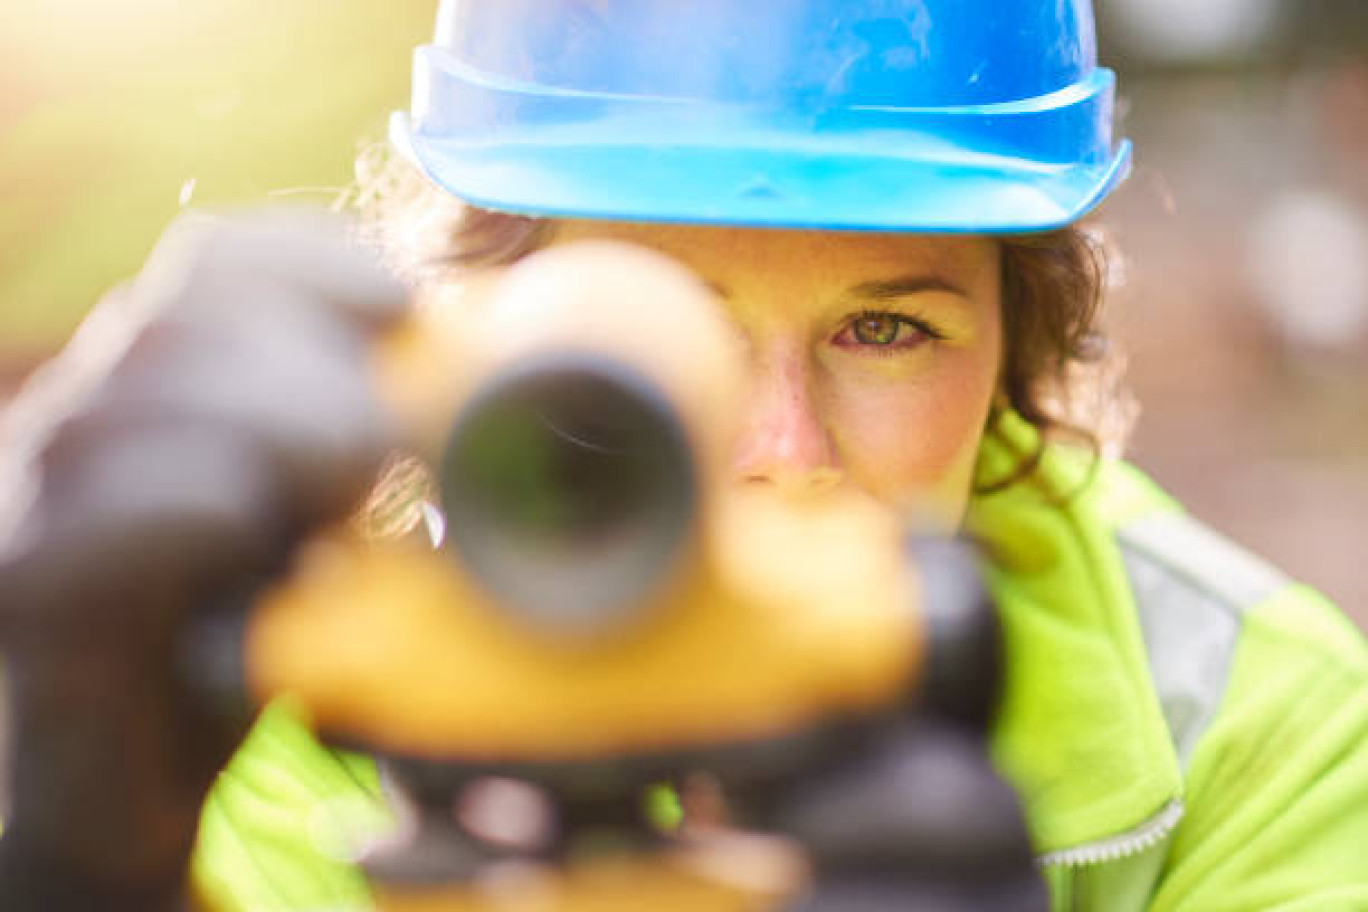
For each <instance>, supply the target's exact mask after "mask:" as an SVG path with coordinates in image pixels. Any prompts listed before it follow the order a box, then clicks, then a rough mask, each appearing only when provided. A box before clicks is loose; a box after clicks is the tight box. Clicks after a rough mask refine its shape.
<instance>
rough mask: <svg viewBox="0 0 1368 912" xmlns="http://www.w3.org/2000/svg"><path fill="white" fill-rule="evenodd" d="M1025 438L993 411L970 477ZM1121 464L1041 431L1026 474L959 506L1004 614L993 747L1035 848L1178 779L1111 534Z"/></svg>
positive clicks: (1079, 838)
mask: <svg viewBox="0 0 1368 912" xmlns="http://www.w3.org/2000/svg"><path fill="white" fill-rule="evenodd" d="M1037 440H1038V436H1037V432H1036V431H1035V429H1034V428H1033V427H1032V426H1031V425H1029V424H1028V423H1027V422H1026V421H1024V420H1023V419H1021V418H1020V417H1019V416H1017V415H1015V414H1014V413H1005V414H1003V415H1001V416H1000V417H999V418H998V419H997V420H996V421H995V422H994V424H993V426H992V427H991V429H990V431H989V433H988V434H987V435H986V436H985V439H984V443H983V446H982V448H981V450H980V454H979V464H978V469H977V478H978V480H979V481H980V482H981V483H982V482H989V481H991V480H993V479H995V478H1003V477H1006V475H1007V474H1008V473H1009V472H1010V471H1011V470H1012V468H1013V467H1014V466H1016V465H1018V464H1019V463H1020V460H1021V458H1022V457H1023V455H1024V454H1027V453H1030V452H1032V451H1033V450H1034V447H1035V444H1036V441H1037ZM1126 477H1127V476H1126V475H1125V473H1124V472H1121V471H1118V470H1117V469H1116V466H1115V464H1113V463H1109V462H1108V461H1107V460H1106V459H1105V458H1098V459H1094V458H1093V457H1092V455H1091V454H1089V453H1086V452H1080V451H1077V450H1074V449H1070V448H1066V447H1062V446H1058V445H1053V444H1052V445H1050V446H1048V447H1046V449H1045V451H1044V455H1043V457H1042V459H1041V463H1040V466H1039V467H1038V468H1037V469H1036V470H1035V471H1034V472H1032V473H1031V474H1030V475H1029V476H1027V477H1026V478H1024V479H1022V480H1021V481H1018V482H1014V483H1013V484H1011V485H1010V486H1008V487H1007V488H1005V489H1003V490H1001V491H999V492H997V493H993V494H986V495H980V496H976V497H975V498H974V499H973V501H972V502H971V504H970V508H969V512H968V516H967V518H966V529H967V531H968V532H969V533H970V534H971V535H973V536H974V537H975V538H976V539H978V541H979V542H980V544H981V545H982V547H983V549H984V554H985V556H986V576H987V579H988V583H989V586H990V588H991V589H992V591H993V595H994V598H995V599H996V601H997V605H998V611H999V614H1000V616H1001V620H1002V626H1003V636H1004V646H1005V650H1004V651H1005V657H1006V672H1005V686H1004V693H1003V701H1002V704H1001V707H1000V710H999V715H998V719H997V722H996V725H995V729H994V733H993V753H994V758H995V760H996V762H997V764H998V766H999V768H1000V769H1001V770H1002V771H1003V773H1004V774H1005V775H1006V776H1007V777H1008V779H1009V780H1011V781H1012V783H1013V784H1014V785H1015V786H1016V788H1017V790H1018V793H1019V794H1020V795H1021V798H1022V802H1023V805H1024V808H1025V812H1026V817H1027V821H1028V824H1029V826H1030V828H1031V832H1032V836H1033V839H1034V842H1035V846H1036V849H1037V851H1038V852H1040V853H1042V854H1045V853H1051V852H1058V851H1061V850H1065V849H1069V848H1072V847H1077V846H1080V845H1084V844H1086V843H1090V842H1095V841H1097V840H1101V839H1106V838H1108V837H1110V836H1113V835H1115V834H1117V833H1120V832H1124V831H1126V830H1129V829H1132V828H1134V827H1136V826H1138V825H1140V824H1142V823H1143V822H1144V821H1146V820H1147V819H1149V818H1151V817H1152V816H1153V815H1154V814H1155V813H1156V812H1158V811H1159V810H1160V809H1161V808H1163V807H1164V806H1165V805H1167V804H1168V803H1169V802H1171V801H1173V799H1175V798H1177V797H1179V796H1180V794H1181V791H1182V774H1181V772H1180V767H1179V763H1178V758H1177V755H1176V752H1175V750H1174V747H1173V745H1172V742H1171V740H1170V738H1169V734H1168V729H1167V727H1166V725H1165V723H1164V719H1163V714H1162V711H1161V709H1160V706H1159V702H1158V698H1157V697H1156V695H1155V692H1154V688H1153V686H1152V685H1151V683H1150V677H1149V671H1148V664H1147V662H1146V656H1145V647H1144V642H1143V638H1142V634H1141V631H1140V627H1139V621H1138V618H1137V615H1136V609H1135V604H1134V601H1133V598H1132V595H1131V590H1130V586H1129V584H1128V581H1127V579H1126V574H1125V570H1124V566H1123V564H1122V561H1121V555H1120V551H1119V549H1118V546H1117V544H1116V541H1115V537H1114V530H1115V529H1116V525H1117V523H1118V522H1119V521H1121V519H1122V514H1123V513H1124V512H1125V511H1126V510H1130V509H1132V508H1133V507H1134V503H1133V498H1132V500H1131V501H1128V499H1127V498H1128V494H1127V492H1126V491H1125V490H1123V489H1124V487H1125V481H1126Z"/></svg>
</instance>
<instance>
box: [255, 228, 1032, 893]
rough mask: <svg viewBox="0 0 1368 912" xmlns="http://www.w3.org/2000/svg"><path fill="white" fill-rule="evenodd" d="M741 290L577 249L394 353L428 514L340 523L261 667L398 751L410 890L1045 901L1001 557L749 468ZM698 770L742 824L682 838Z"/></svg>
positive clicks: (717, 816) (371, 864) (695, 825)
mask: <svg viewBox="0 0 1368 912" xmlns="http://www.w3.org/2000/svg"><path fill="white" fill-rule="evenodd" d="M714 308H715V305H714V302H713V301H712V300H711V299H710V296H709V294H708V292H707V291H706V290H705V289H704V288H703V287H702V285H701V284H700V283H698V282H697V280H696V279H695V278H694V277H693V276H691V275H690V274H688V273H687V272H685V271H684V270H682V269H681V268H680V267H679V266H677V265H676V264H674V263H673V262H671V261H669V260H666V259H663V258H661V257H660V256H658V255H656V254H653V253H648V252H646V251H643V250H639V249H635V248H630V247H626V246H622V245H616V244H606V243H591V244H580V245H569V246H566V247H560V248H554V249H552V250H549V251H546V252H543V253H540V254H534V255H533V256H531V257H529V258H528V259H527V260H524V261H523V262H521V263H520V264H518V265H517V266H515V267H514V268H513V269H512V270H511V271H510V273H509V274H508V276H507V277H506V278H505V279H503V280H502V282H501V283H500V284H499V286H498V287H497V288H496V290H495V291H494V299H493V300H492V301H490V302H487V307H481V308H476V310H477V311H478V312H479V314H488V315H487V316H481V315H478V314H477V315H471V314H469V313H460V314H454V313H451V312H449V311H448V312H438V311H428V312H423V313H421V314H420V315H419V316H418V317H417V318H416V319H415V320H414V321H413V322H412V323H411V324H410V325H409V326H408V327H406V328H402V329H401V330H399V331H398V332H397V333H396V334H394V335H393V336H392V337H391V339H390V340H389V343H388V344H387V346H385V347H384V348H383V349H382V350H381V351H380V352H379V358H378V361H377V365H376V369H377V374H378V376H379V378H380V386H381V388H382V389H383V390H385V391H386V397H387V400H388V401H389V402H390V404H391V407H392V408H393V409H394V411H395V412H396V413H397V414H398V415H400V416H402V418H403V423H404V424H405V426H406V428H407V432H408V433H407V438H408V440H409V441H410V443H411V444H412V446H413V449H414V451H415V452H416V453H417V454H418V455H419V456H420V458H422V459H423V461H425V462H426V463H427V464H428V465H430V466H433V467H435V475H436V481H435V483H434V487H435V488H436V489H437V491H438V492H439V495H438V496H437V497H436V498H435V500H436V502H431V503H425V504H423V505H422V510H423V513H424V515H425V516H426V521H425V522H424V524H423V525H422V526H421V527H420V530H426V531H427V533H428V534H427V535H421V534H419V535H412V534H411V535H408V536H404V537H400V538H396V539H390V540H374V539H372V540H366V539H365V538H364V536H361V535H359V534H358V533H357V530H356V528H355V527H348V528H341V529H338V530H335V531H334V532H332V533H329V534H326V535H323V536H319V537H318V538H316V539H315V540H314V541H312V542H311V543H309V544H308V545H307V546H306V548H305V549H304V550H303V552H302V553H301V555H300V559H299V561H298V563H297V566H296V571H295V573H294V574H293V575H292V577H291V578H290V579H289V580H287V581H285V582H284V583H283V584H282V585H281V586H279V587H276V588H274V589H273V590H271V591H269V592H268V593H267V594H266V595H265V596H264V597H263V599H262V600H261V601H260V602H259V607H258V609H257V610H256V611H255V612H254V614H253V615H252V617H251V618H250V623H249V625H248V629H247V631H246V635H245V641H246V644H247V655H246V658H247V665H246V671H245V678H246V680H247V682H248V684H249V687H250V689H251V690H252V692H253V694H254V695H255V696H256V698H257V699H258V700H262V701H264V700H266V699H268V698H270V697H271V696H273V695H276V694H289V695H291V696H292V698H293V699H294V700H296V701H298V703H299V704H300V705H301V706H302V707H303V708H304V711H305V713H306V715H307V717H308V719H309V721H310V722H311V724H312V726H313V727H314V728H315V730H316V731H317V732H318V733H319V735H320V736H322V737H323V738H324V739H325V740H326V741H328V742H330V743H333V744H337V745H339V746H344V747H347V748H350V749H361V750H364V751H366V752H368V753H372V754H374V755H375V756H376V757H377V760H378V762H379V764H380V766H381V769H382V775H383V777H384V779H385V781H386V783H387V792H388V795H389V797H390V799H391V802H392V804H394V806H395V807H396V809H397V814H398V818H399V819H398V826H397V829H396V831H395V832H394V833H392V834H390V836H389V837H388V838H387V839H386V840H385V841H383V842H381V843H379V844H375V845H371V846H369V847H361V849H360V850H359V854H360V856H361V858H362V861H363V864H364V866H365V868H366V870H367V872H368V874H369V876H370V878H371V882H372V886H373V888H374V889H375V891H376V894H377V896H378V898H379V902H380V904H381V906H382V908H384V909H385V910H390V912H401V910H402V912H407V910H420V909H422V910H456V909H479V910H497V909H513V908H524V907H526V906H527V904H528V903H531V904H533V905H536V906H537V907H538V908H548V909H556V910H605V912H607V910H615V909H624V910H625V909H637V908H641V904H642V902H643V899H644V897H650V903H651V907H652V908H660V909H679V910H699V912H704V910H729V909H757V910H759V909H780V908H802V909H811V910H814V912H816V910H838V909H839V910H892V909H917V908H925V909H937V910H965V912H969V910H1018V909H1019V910H1033V909H1043V908H1044V907H1045V902H1046V900H1045V892H1044V887H1043V884H1042V883H1041V882H1040V881H1039V879H1038V877H1037V875H1036V874H1035V872H1034V870H1033V864H1032V855H1031V850H1030V846H1029V844H1028V842H1027V840H1026V835H1025V830H1024V826H1023V823H1022V820H1021V816H1020V811H1019V809H1018V807H1017V803H1016V799H1015V797H1014V795H1013V794H1012V792H1011V790H1010V789H1009V788H1008V787H1007V786H1006V785H1005V784H1004V783H1003V782H1002V781H1001V780H1000V779H999V778H998V777H997V776H996V774H994V773H993V771H992V770H991V768H990V767H989V765H988V761H987V757H986V746H985V738H986V729H987V724H988V717H989V716H990V714H991V705H992V702H993V700H994V698H995V690H996V681H997V668H996V663H997V660H998V657H997V652H996V639H995V637H996V630H995V627H994V624H993V620H992V617H993V615H992V607H991V605H990V604H989V602H988V600H987V597H986V595H985V594H984V591H983V589H982V587H981V586H980V584H979V582H978V580H977V577H976V574H975V570H974V567H973V564H972V560H971V557H970V555H969V554H968V553H967V552H966V550H965V549H963V548H962V547H959V546H955V545H951V544H948V543H947V544H933V543H924V544H920V545H917V544H915V543H914V542H910V541H909V539H908V537H907V535H906V533H905V531H904V530H903V529H901V528H899V526H898V524H897V523H896V522H895V521H894V519H893V517H891V516H890V515H889V514H888V513H887V511H886V510H885V509H884V508H882V507H879V506H877V505H875V504H873V503H870V502H868V501H866V500H864V499H863V498H862V497H861V496H857V495H854V494H849V495H834V496H830V497H828V498H825V499H823V500H821V501H820V502H818V501H813V502H791V501H786V500H781V499H780V498H779V497H778V496H777V495H775V494H774V493H772V492H770V491H765V490H751V489H748V490H738V489H737V488H736V487H735V486H734V484H733V483H732V482H731V479H730V475H729V472H728V457H729V454H730V452H731V447H730V442H731V434H732V428H733V427H734V425H735V423H736V420H737V407H738V404H739V403H740V402H742V401H744V385H745V373H744V369H743V365H742V362H741V359H740V354H739V352H737V351H736V350H735V343H734V341H733V340H732V338H731V336H730V335H729V333H728V332H727V330H726V329H725V327H724V326H723V324H722V323H721V322H720V320H719V318H718V317H717V316H716V315H715V313H714ZM923 604H926V605H928V608H929V613H928V614H927V615H924V614H923V612H922V610H921V606H922V605H923ZM927 617H929V618H930V619H931V620H930V622H928V621H927ZM700 776H702V777H704V781H706V782H710V783H712V786H711V788H714V789H715V790H716V793H717V795H718V798H719V801H720V803H719V804H718V805H717V807H715V808H714V810H713V812H712V813H711V814H710V815H708V816H710V817H711V818H712V819H697V818H695V817H693V816H692V815H688V814H686V820H685V823H684V825H683V826H682V827H678V828H672V827H668V826H666V827H662V826H660V825H659V823H660V822H659V821H658V820H657V821H656V822H655V824H654V825H653V822H652V820H651V819H650V815H648V814H647V813H646V812H645V809H644V804H643V799H644V796H646V795H647V794H649V793H650V792H651V790H652V788H653V787H658V786H660V785H662V784H671V785H675V786H676V787H677V788H678V790H679V791H680V793H681V794H682V795H683V796H684V799H685V802H686V805H688V803H689V798H690V794H691V792H692V791H695V789H694V787H693V785H691V783H697V782H698V781H699V779H698V777H700Z"/></svg>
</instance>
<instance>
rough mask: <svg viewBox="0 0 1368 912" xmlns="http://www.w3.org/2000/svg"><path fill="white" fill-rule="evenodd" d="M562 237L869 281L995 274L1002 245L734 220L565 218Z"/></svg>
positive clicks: (712, 265)
mask: <svg viewBox="0 0 1368 912" xmlns="http://www.w3.org/2000/svg"><path fill="white" fill-rule="evenodd" d="M554 237H555V239H556V240H580V239H585V238H613V239H617V240H623V241H628V242H630V243H636V244H641V245H644V246H647V247H652V248H655V249H657V250H660V251H662V252H664V253H666V254H668V255H670V256H672V257H675V258H676V259H679V260H681V261H683V262H684V263H685V264H686V265H688V266H690V267H692V268H693V269H694V270H696V271H698V272H700V273H702V274H703V275H704V277H705V278H708V279H712V280H714V281H718V282H723V283H730V282H734V281H744V280H746V279H747V278H752V277H761V278H764V279H766V280H767V281H779V280H783V279H785V278H798V277H801V278H803V279H805V280H807V281H814V280H826V281H833V282H841V281H847V282H852V283H854V282H863V281H868V280H870V279H879V278H893V277H900V276H908V275H921V276H927V277H936V278H941V279H944V280H946V281H947V282H952V283H954V284H958V285H961V286H970V287H973V286H981V287H984V288H989V287H991V286H993V285H994V284H995V282H996V276H997V265H998V245H997V242H996V241H994V240H993V239H992V238H990V237H986V236H982V235H926V234H878V233H861V232H838V231H809V230H795V229H770V228H746V227H736V226H729V225H684V224H679V225H676V224H652V223H644V222H608V221H589V220H567V221H562V222H558V223H557V224H556V229H555V232H554Z"/></svg>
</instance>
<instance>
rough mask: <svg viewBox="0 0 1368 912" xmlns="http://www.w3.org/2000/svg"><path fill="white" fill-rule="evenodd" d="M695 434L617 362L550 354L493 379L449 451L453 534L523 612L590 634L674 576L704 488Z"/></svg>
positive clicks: (446, 464)
mask: <svg viewBox="0 0 1368 912" xmlns="http://www.w3.org/2000/svg"><path fill="white" fill-rule="evenodd" d="M697 487H698V486H697V484H696V482H695V472H694V467H693V462H692V454H691V450H690V447H689V441H688V439H687V437H686V435H685V431H684V428H683V426H682V425H681V423H680V421H679V419H678V417H677V416H676V414H675V411H674V409H673V408H672V407H671V405H670V403H669V402H668V401H667V400H666V398H665V396H664V395H663V394H662V393H661V392H660V391H659V390H658V389H657V387H656V386H655V385H654V384H653V382H652V381H651V380H650V379H649V378H647V377H645V376H642V375H640V374H638V373H636V372H635V371H634V370H632V369H631V367H630V366H629V365H626V364H624V363H622V362H621V361H615V360H610V359H608V358H606V357H603V356H596V355H588V354H585V355H576V354H573V353H556V354H546V355H543V356H541V357H537V358H534V359H531V360H530V361H524V362H519V363H517V364H516V365H514V366H513V367H512V368H510V369H508V370H506V371H504V372H502V373H500V374H497V375H495V376H494V377H491V378H490V379H489V380H488V381H486V382H485V384H484V386H483V387H482V388H481V389H480V390H479V391H478V392H477V393H476V394H475V395H474V397H473V398H472V400H471V401H470V402H469V403H468V404H467V406H466V407H465V409H464V410H463V411H462V413H461V414H460V415H459V416H458V417H457V420H456V423H455V428H454V430H453V431H452V434H451V437H450V440H449V442H448V445H447V450H446V454H445V456H444V458H443V461H442V473H441V490H442V506H443V508H444V511H445V515H446V522H447V533H448V540H449V542H450V544H451V545H452V546H453V547H454V548H456V549H457V550H458V551H459V552H460V554H461V557H462V559H463V561H464V562H465V564H466V566H467V568H468V569H469V570H470V571H471V572H472V573H473V574H474V575H475V576H476V577H477V578H478V579H479V580H480V581H481V582H482V583H483V584H484V585H485V586H486V587H487V588H488V589H489V591H490V592H491V594H492V595H493V596H494V597H495V598H496V599H497V600H498V601H499V602H501V603H503V604H505V605H507V606H508V607H509V608H510V609H511V610H512V611H513V612H514V614H516V615H517V616H519V617H520V618H521V619H523V620H525V621H528V622H531V623H532V624H533V625H534V626H537V627H542V628H544V629H546V630H548V631H549V632H551V633H553V634H556V635H558V636H565V637H569V638H572V639H573V638H576V637H591V636H593V635H596V634H600V633H604V632H606V631H612V630H615V629H617V628H618V627H619V626H620V624H621V623H623V622H624V621H629V620H631V619H632V618H633V617H634V616H635V615H636V613H637V609H638V608H639V606H641V605H643V604H646V603H648V602H649V601H650V597H651V595H652V593H653V591H654V590H656V589H657V588H659V587H660V586H661V584H662V583H663V582H668V580H669V579H670V576H671V573H670V571H671V568H672V564H674V563H675V562H676V560H677V559H678V557H679V552H680V550H681V548H683V547H684V546H685V544H686V542H687V540H688V535H689V532H690V530H691V529H692V527H693V523H694V519H695V513H696V510H695V503H696V499H697V498H696V494H697Z"/></svg>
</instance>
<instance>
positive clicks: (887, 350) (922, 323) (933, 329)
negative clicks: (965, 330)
mask: <svg viewBox="0 0 1368 912" xmlns="http://www.w3.org/2000/svg"><path fill="white" fill-rule="evenodd" d="M885 317H891V318H892V319H893V320H894V321H895V322H896V323H897V324H898V326H899V329H901V328H902V327H903V326H910V327H912V329H914V330H915V331H916V332H917V333H918V335H917V336H915V337H913V338H911V339H901V340H897V341H894V342H891V343H889V344H887V345H879V344H877V343H869V342H860V341H858V340H855V339H852V340H851V341H849V342H842V341H841V338H842V337H843V336H845V335H847V334H850V335H851V336H852V337H853V336H854V334H855V324H856V323H858V322H859V321H861V320H868V319H871V318H885ZM946 338H948V336H947V335H946V333H945V332H944V331H943V330H941V329H940V328H939V327H938V326H936V325H935V324H934V323H931V322H930V321H928V320H926V319H924V318H923V317H919V316H910V315H908V314H903V313H896V312H894V311H888V310H862V311H860V312H859V313H856V314H852V315H851V316H850V317H849V318H848V319H847V320H846V322H845V324H844V325H843V326H842V327H841V331H840V332H838V333H837V334H836V338H835V339H834V340H833V342H835V343H836V344H837V345H839V346H841V347H842V348H851V349H859V350H860V352H861V353H862V354H865V355H868V356H870V357H875V358H890V357H893V356H895V355H899V354H903V353H905V352H907V351H910V350H912V349H916V348H920V347H921V346H922V345H924V344H926V343H927V342H943V341H944V340H945V339H946Z"/></svg>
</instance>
